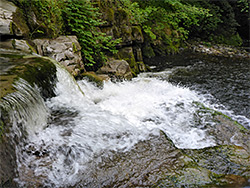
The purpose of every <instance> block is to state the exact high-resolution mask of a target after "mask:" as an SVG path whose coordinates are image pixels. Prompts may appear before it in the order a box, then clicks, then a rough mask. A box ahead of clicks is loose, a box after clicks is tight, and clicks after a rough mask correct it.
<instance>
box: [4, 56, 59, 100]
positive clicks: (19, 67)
mask: <svg viewBox="0 0 250 188" xmlns="http://www.w3.org/2000/svg"><path fill="white" fill-rule="evenodd" d="M0 58H1V59H2V60H3V61H2V63H3V67H5V72H3V74H1V80H0V81H1V84H0V88H1V95H0V98H2V97H4V96H6V95H7V94H9V93H12V92H14V91H15V88H14V87H13V84H14V83H15V81H17V80H18V79H20V78H22V79H24V80H26V81H27V82H28V83H29V84H31V86H34V85H36V86H38V87H39V88H41V94H42V96H43V97H44V98H47V97H52V96H54V91H53V88H54V86H55V80H56V67H55V65H54V64H53V63H52V61H50V60H48V59H45V58H42V57H37V56H25V55H20V54H17V55H15V54H8V53H2V54H0Z"/></svg>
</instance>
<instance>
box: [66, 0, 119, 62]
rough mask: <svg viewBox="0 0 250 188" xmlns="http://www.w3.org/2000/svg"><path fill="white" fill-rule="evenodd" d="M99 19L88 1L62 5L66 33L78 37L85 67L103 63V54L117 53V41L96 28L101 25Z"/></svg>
mask: <svg viewBox="0 0 250 188" xmlns="http://www.w3.org/2000/svg"><path fill="white" fill-rule="evenodd" d="M99 17H100V13H99V11H98V8H94V7H93V6H92V4H91V2H90V1H88V0H79V1H74V0H68V1H66V2H65V4H64V8H63V18H64V23H65V30H66V33H68V34H74V35H76V36H77V37H78V41H79V43H80V45H81V47H82V54H83V57H84V58H85V60H86V64H85V65H87V66H93V65H94V64H96V62H98V63H101V62H104V61H105V60H106V57H105V53H110V52H111V53H116V52H117V50H116V48H115V46H116V45H117V44H118V43H119V40H112V37H111V36H106V34H105V33H102V32H100V31H99V30H98V26H100V25H101V24H103V22H102V21H101V20H100V19H99Z"/></svg>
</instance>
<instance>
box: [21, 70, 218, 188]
mask: <svg viewBox="0 0 250 188" xmlns="http://www.w3.org/2000/svg"><path fill="white" fill-rule="evenodd" d="M57 77H58V80H59V81H58V83H57V88H56V92H57V96H56V97H54V98H52V99H50V100H49V101H47V102H46V105H47V107H48V109H49V111H50V113H51V118H50V119H51V120H50V121H49V123H48V124H47V127H46V128H44V129H43V130H41V131H39V132H36V133H30V134H29V137H28V141H27V143H26V146H25V147H26V149H25V150H26V151H28V150H31V152H33V153H36V152H38V151H39V152H40V153H38V154H36V155H38V156H39V157H35V156H34V155H27V154H26V155H25V157H22V161H21V163H22V165H23V166H26V170H24V172H23V171H22V170H21V169H22V167H20V168H19V169H20V177H21V178H19V182H20V184H21V182H25V181H26V180H25V174H26V176H27V174H28V175H29V176H30V174H31V173H28V172H27V168H29V169H30V170H31V171H32V173H33V174H34V177H36V178H37V177H40V178H41V179H42V180H41V181H43V184H45V185H46V183H47V184H48V185H53V186H54V187H60V186H67V185H74V184H75V183H76V182H78V181H79V180H80V178H81V174H82V173H83V172H84V170H86V169H85V166H86V165H85V164H86V163H88V161H90V160H91V159H93V158H94V156H95V155H100V154H103V155H105V151H107V150H115V151H117V150H119V151H126V150H129V149H131V147H133V146H134V144H135V143H137V142H138V141H139V140H145V139H147V138H148V136H149V135H151V134H156V135H157V134H159V131H160V130H162V131H164V132H165V133H166V134H167V135H168V136H169V138H171V139H172V140H173V142H174V144H175V145H176V147H178V148H204V147H209V146H213V145H215V141H214V140H213V138H212V137H210V136H207V135H206V132H205V131H204V130H201V129H199V128H198V127H195V126H194V118H193V115H194V113H195V112H196V110H197V108H196V107H195V105H193V102H194V101H198V102H203V101H204V99H203V98H202V97H201V96H199V95H198V94H197V93H195V92H193V91H190V90H189V89H188V88H181V87H177V86H173V85H172V84H170V83H168V82H166V81H162V80H160V79H157V78H148V77H145V76H141V77H138V78H136V79H133V80H132V81H124V82H121V83H112V82H106V83H105V84H104V87H103V89H100V88H97V87H95V86H94V85H93V84H91V83H89V82H87V81H85V80H82V81H79V82H78V85H79V86H80V88H81V89H80V88H79V86H78V85H77V84H76V83H75V81H74V80H73V79H72V78H71V77H70V76H69V75H68V73H67V72H66V70H64V69H61V68H59V67H58V70H57ZM81 90H82V91H84V94H83V93H82V91H81ZM22 155H24V153H22ZM24 169H25V168H24ZM22 178H23V179H22ZM43 178H44V179H43ZM38 179H39V178H38ZM37 181H39V180H37ZM24 184H25V183H24Z"/></svg>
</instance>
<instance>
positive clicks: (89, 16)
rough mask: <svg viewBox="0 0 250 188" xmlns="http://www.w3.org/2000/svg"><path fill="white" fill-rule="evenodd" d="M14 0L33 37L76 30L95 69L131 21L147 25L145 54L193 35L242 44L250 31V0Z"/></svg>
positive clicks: (174, 48) (170, 48)
mask: <svg viewBox="0 0 250 188" xmlns="http://www.w3.org/2000/svg"><path fill="white" fill-rule="evenodd" d="M12 1H13V2H14V3H15V4H16V5H17V6H19V7H20V9H21V10H22V11H19V15H23V16H24V17H25V19H26V22H27V25H28V27H29V30H30V32H29V33H30V36H29V37H30V38H31V39H33V38H39V37H47V38H56V37H57V36H59V35H60V34H64V35H65V34H68V35H76V36H77V37H78V39H79V42H80V45H81V47H82V56H83V60H84V62H85V65H86V66H88V67H92V68H88V67H87V68H88V69H91V70H96V69H97V68H98V67H100V66H102V65H103V63H104V62H105V61H106V56H107V55H111V54H114V53H116V52H117V49H116V47H117V46H120V45H121V42H122V41H126V38H129V37H131V35H133V32H132V33H131V27H132V26H133V27H134V26H136V27H139V28H140V30H141V31H142V34H143V38H144V43H143V44H142V49H144V50H143V55H144V56H145V57H152V56H155V55H165V54H168V53H176V52H178V50H179V48H180V47H181V46H184V45H183V44H184V42H185V41H187V40H188V39H194V40H202V41H205V42H209V43H212V44H214V43H221V44H227V45H234V46H240V45H241V44H242V39H241V36H244V33H246V32H244V29H243V30H241V29H239V24H241V25H242V28H248V27H247V24H248V23H247V18H248V9H249V5H248V3H247V0H239V1H230V0H220V1H213V0H196V1H185V0H157V1H156V0H146V1H142V0H119V1H115V0H78V1H77V0H30V1H27V0H12ZM237 18H239V19H237ZM103 20H106V22H104V21H103ZM114 24H115V25H114ZM23 25H24V24H23ZM127 26H128V27H127ZM109 27H116V29H113V30H110V29H109ZM119 28H120V30H119ZM101 31H104V33H103V32H101ZM106 31H107V33H108V35H107V34H106V33H105V32H106ZM238 31H239V32H240V33H238ZM110 33H112V34H110ZM239 34H240V35H239ZM244 37H245V38H246V37H248V36H244ZM119 38H122V40H120V39H119Z"/></svg>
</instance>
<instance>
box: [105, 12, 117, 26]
mask: <svg viewBox="0 0 250 188" xmlns="http://www.w3.org/2000/svg"><path fill="white" fill-rule="evenodd" d="M105 13H106V15H107V21H108V22H109V23H113V21H114V19H115V12H114V10H113V8H107V9H106V11H105Z"/></svg>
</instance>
